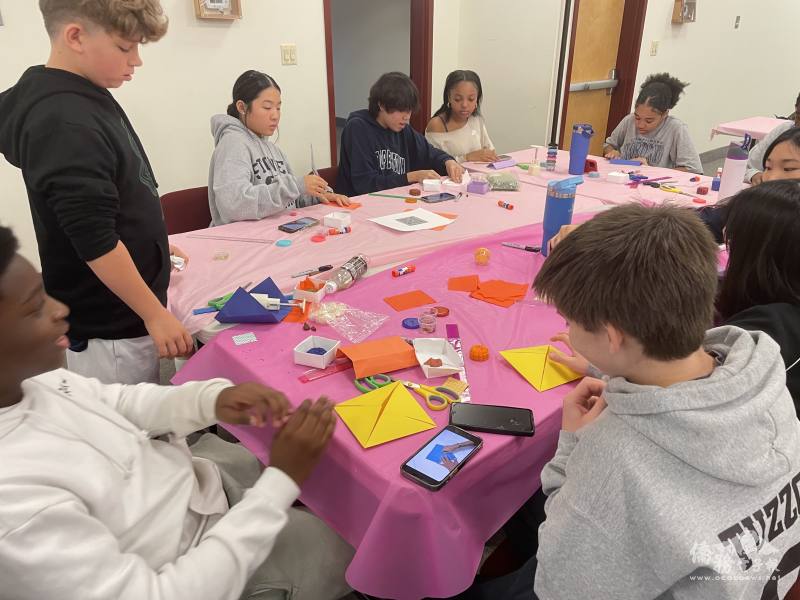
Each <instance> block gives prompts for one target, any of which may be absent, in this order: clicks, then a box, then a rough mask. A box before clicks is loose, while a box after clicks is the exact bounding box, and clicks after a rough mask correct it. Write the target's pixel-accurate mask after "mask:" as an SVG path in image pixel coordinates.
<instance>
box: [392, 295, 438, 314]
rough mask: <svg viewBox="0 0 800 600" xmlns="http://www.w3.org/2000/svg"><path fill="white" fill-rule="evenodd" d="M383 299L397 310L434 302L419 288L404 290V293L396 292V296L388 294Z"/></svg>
mask: <svg viewBox="0 0 800 600" xmlns="http://www.w3.org/2000/svg"><path fill="white" fill-rule="evenodd" d="M383 301H384V302H386V304H388V305H389V306H391V307H392V308H393V309H395V310H396V311H397V312H401V311H404V310H409V309H411V308H417V307H419V306H425V305H426V304H433V303H435V302H436V300H434V299H433V298H431V297H430V296H429V295H428V294H426V293H425V292H423V291H421V290H414V291H413V292H406V293H405V294H398V295H397V296H389V297H388V298H384V299H383Z"/></svg>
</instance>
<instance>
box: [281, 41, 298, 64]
mask: <svg viewBox="0 0 800 600" xmlns="http://www.w3.org/2000/svg"><path fill="white" fill-rule="evenodd" d="M281 64H282V65H296V64H297V44H281Z"/></svg>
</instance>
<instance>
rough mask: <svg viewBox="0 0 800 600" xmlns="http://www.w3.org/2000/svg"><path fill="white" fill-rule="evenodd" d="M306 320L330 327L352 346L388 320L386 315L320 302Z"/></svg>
mask: <svg viewBox="0 0 800 600" xmlns="http://www.w3.org/2000/svg"><path fill="white" fill-rule="evenodd" d="M308 318H309V319H310V320H311V321H314V322H316V323H319V324H321V325H330V326H331V327H333V328H334V329H335V330H336V332H337V333H339V335H341V336H342V337H345V338H347V339H348V340H349V341H350V342H351V343H353V344H358V343H361V342H363V341H364V340H365V339H367V338H368V337H369V336H371V335H372V334H373V333H375V332H376V331H377V330H378V329H379V328H380V327H381V325H383V324H384V323H385V322H386V321H388V320H389V316H388V315H381V314H379V313H373V312H369V311H367V310H361V309H360V308H353V307H352V306H348V305H347V304H344V303H342V302H322V303H321V304H320V305H319V306H317V307H315V308H314V309H312V310H311V312H310V313H309V315H308Z"/></svg>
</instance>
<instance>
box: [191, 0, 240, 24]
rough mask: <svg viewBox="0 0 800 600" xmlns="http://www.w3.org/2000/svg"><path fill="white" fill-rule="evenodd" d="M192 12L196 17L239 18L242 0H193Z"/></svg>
mask: <svg viewBox="0 0 800 600" xmlns="http://www.w3.org/2000/svg"><path fill="white" fill-rule="evenodd" d="M194 14H195V15H196V16H197V18H198V19H218V20H219V19H222V20H229V21H231V20H234V19H241V18H242V0H194Z"/></svg>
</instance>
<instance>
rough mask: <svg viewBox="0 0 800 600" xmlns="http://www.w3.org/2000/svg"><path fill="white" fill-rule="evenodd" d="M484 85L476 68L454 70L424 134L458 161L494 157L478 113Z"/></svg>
mask: <svg viewBox="0 0 800 600" xmlns="http://www.w3.org/2000/svg"><path fill="white" fill-rule="evenodd" d="M482 98H483V88H482V87H481V78H480V77H478V74H477V73H475V71H466V70H464V71H462V70H459V71H453V72H452V73H450V74H449V75H448V76H447V80H446V81H445V84H444V94H443V101H442V106H441V107H440V108H439V110H437V111H436V112H435V113H434V114H433V117H432V118H431V120H430V121H429V122H428V127H427V128H426V129H425V137H426V138H427V140H428V141H429V142H430V143H431V145H432V146H435V147H437V148H439V149H441V150H444V151H445V152H447V153H448V154H450V155H451V156H453V157H454V158H455V159H456V160H457V161H458V162H464V161H472V162H492V161H495V160H497V153H496V152H495V151H494V144H492V140H491V139H489V133H488V132H487V131H486V123H485V122H484V120H483V117H482V116H481V99H482Z"/></svg>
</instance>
